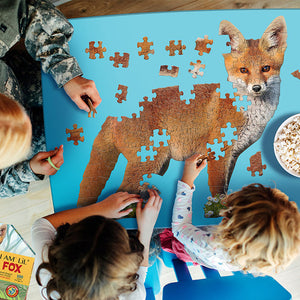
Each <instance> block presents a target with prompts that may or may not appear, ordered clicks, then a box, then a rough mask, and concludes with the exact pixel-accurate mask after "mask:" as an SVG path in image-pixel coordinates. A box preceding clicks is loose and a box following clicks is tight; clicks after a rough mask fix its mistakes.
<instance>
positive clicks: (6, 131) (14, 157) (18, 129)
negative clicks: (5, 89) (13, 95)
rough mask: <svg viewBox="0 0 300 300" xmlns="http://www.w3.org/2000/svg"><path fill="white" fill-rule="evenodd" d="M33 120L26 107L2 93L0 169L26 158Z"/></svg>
mask: <svg viewBox="0 0 300 300" xmlns="http://www.w3.org/2000/svg"><path fill="white" fill-rule="evenodd" d="M31 136H32V133H31V122H30V121H29V118H28V116H27V114H26V112H25V110H24V108H23V107H22V106H21V105H20V104H19V103H18V102H17V101H15V100H13V99H10V98H8V97H7V96H5V95H3V94H0V169H4V168H6V167H9V166H11V165H13V164H15V163H16V162H18V161H21V160H23V159H25V157H26V156H27V155H28V153H29V151H30V146H31Z"/></svg>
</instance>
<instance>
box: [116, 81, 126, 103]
mask: <svg viewBox="0 0 300 300" xmlns="http://www.w3.org/2000/svg"><path fill="white" fill-rule="evenodd" d="M127 89H128V87H127V86H126V85H122V84H119V86H118V90H121V91H122V93H116V94H115V97H116V98H118V100H117V102H118V103H122V101H126V100H127V99H126V97H127Z"/></svg>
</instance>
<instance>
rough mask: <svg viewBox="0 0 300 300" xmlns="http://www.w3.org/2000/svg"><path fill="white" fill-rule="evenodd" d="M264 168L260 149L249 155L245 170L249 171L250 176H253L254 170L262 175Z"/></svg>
mask: <svg viewBox="0 0 300 300" xmlns="http://www.w3.org/2000/svg"><path fill="white" fill-rule="evenodd" d="M266 168H267V166H266V165H263V164H262V160H261V152H260V151H258V152H256V153H255V154H254V155H252V156H251V157H250V167H247V170H248V171H251V176H255V172H258V174H259V176H262V175H263V170H264V169H266Z"/></svg>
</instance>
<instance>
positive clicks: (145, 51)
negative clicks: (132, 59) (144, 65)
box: [137, 36, 154, 59]
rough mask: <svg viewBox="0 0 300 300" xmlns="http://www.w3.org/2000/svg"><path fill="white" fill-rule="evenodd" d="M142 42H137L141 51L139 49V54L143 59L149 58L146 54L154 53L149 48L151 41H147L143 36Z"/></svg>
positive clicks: (151, 44)
mask: <svg viewBox="0 0 300 300" xmlns="http://www.w3.org/2000/svg"><path fill="white" fill-rule="evenodd" d="M143 40H144V42H142V43H137V47H138V48H139V47H141V51H139V56H141V55H144V59H149V55H148V54H154V50H153V49H150V47H151V46H153V42H148V37H146V36H145V37H143Z"/></svg>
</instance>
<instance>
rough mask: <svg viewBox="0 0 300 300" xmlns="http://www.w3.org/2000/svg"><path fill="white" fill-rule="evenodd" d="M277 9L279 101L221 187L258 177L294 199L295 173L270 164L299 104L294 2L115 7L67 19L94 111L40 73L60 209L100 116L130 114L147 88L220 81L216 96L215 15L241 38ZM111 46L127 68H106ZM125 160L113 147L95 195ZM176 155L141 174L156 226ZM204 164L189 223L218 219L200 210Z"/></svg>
mask: <svg viewBox="0 0 300 300" xmlns="http://www.w3.org/2000/svg"><path fill="white" fill-rule="evenodd" d="M280 15H282V16H284V17H285V20H286V23H287V30H288V40H287V44H288V47H287V50H286V54H285V59H284V64H283V66H282V68H281V73H280V77H281V80H282V81H281V92H280V102H279V105H278V108H277V110H276V112H275V114H274V116H273V118H272V119H271V120H270V122H269V123H268V125H267V127H266V128H265V131H264V133H263V135H262V137H261V138H260V139H259V140H258V141H257V142H256V143H254V144H253V145H252V146H250V147H249V148H248V149H247V150H246V151H244V152H243V153H242V154H241V155H240V157H239V159H238V161H237V163H236V166H235V169H234V172H233V175H232V177H231V181H230V185H229V192H232V191H235V190H239V189H240V188H241V187H242V186H244V185H247V184H250V183H253V182H258V183H262V184H265V185H268V186H271V187H275V186H276V187H277V188H279V189H281V190H282V191H283V192H286V193H287V194H288V195H289V197H290V199H291V200H293V201H296V202H297V203H298V205H300V199H299V197H298V195H299V194H300V184H299V183H300V179H299V178H296V177H293V176H292V175H290V174H288V173H286V172H285V171H284V170H283V169H282V168H281V166H280V165H279V164H278V162H277V160H276V158H275V155H274V151H273V139H274V135H275V132H276V130H277V128H278V127H279V126H280V124H281V123H282V122H283V121H284V120H285V119H287V118H288V117H290V116H291V115H294V114H296V113H299V112H300V106H299V99H298V92H299V88H300V80H299V79H297V78H295V77H293V76H292V75H291V73H292V72H294V71H295V70H297V69H298V68H299V50H298V49H299V30H298V28H299V17H300V11H299V10H236V11H235V10H226V11H191V12H169V13H149V14H133V15H116V16H103V17H91V18H81V19H73V20H70V22H71V23H72V25H73V26H74V35H73V37H72V40H71V42H70V51H71V54H72V55H73V56H75V57H76V58H77V60H78V62H79V64H80V66H81V68H82V70H83V73H84V77H85V78H88V79H92V80H94V81H95V83H96V86H97V88H98V90H99V93H100V95H101V98H102V99H103V101H102V103H101V104H100V106H99V107H98V108H97V110H98V114H97V115H96V117H95V118H87V113H86V112H83V111H80V110H79V109H78V108H77V107H76V106H75V105H74V104H73V103H72V101H70V99H68V96H67V95H66V94H65V93H64V90H63V89H58V88H57V86H56V84H55V82H54V81H53V80H52V78H51V77H50V75H45V74H43V77H42V84H43V97H44V113H45V130H46V142H47V149H49V150H50V149H53V148H54V147H56V146H59V145H60V144H63V145H64V159H65V162H64V165H63V167H62V168H61V170H60V171H59V172H58V173H57V174H56V175H54V176H51V178H50V181H51V190H52V197H53V203H54V210H55V211H56V212H57V211H61V210H64V209H68V208H73V207H76V203H77V199H78V194H79V185H80V182H81V180H82V176H83V173H84V170H85V168H86V166H87V164H88V161H89V158H90V152H91V149H92V145H93V141H94V139H95V137H96V136H97V134H98V132H99V131H100V129H101V126H102V124H103V123H104V121H105V119H106V118H107V117H108V116H115V117H119V118H120V119H121V116H127V117H131V116H132V113H137V114H138V113H139V102H140V101H142V100H143V97H145V96H148V97H149V99H151V98H152V97H155V95H153V94H152V89H155V88H159V87H167V86H175V85H179V89H180V90H181V91H183V92H184V98H185V99H186V98H188V97H189V96H190V95H191V90H192V89H193V84H201V83H220V84H221V88H220V91H221V96H222V97H225V93H232V84H231V83H229V82H228V81H227V76H228V75H227V72H226V70H225V66H224V59H223V56H222V54H223V53H228V52H229V51H230V49H229V47H227V46H226V42H227V41H228V36H220V35H218V30H219V24H220V22H221V21H222V20H225V19H226V20H228V21H230V22H231V23H233V24H234V25H235V26H236V27H237V28H238V29H239V30H240V31H241V32H242V34H243V35H244V37H245V38H246V39H250V38H253V39H258V38H260V37H261V36H262V34H263V33H264V31H265V29H266V28H267V27H268V25H269V24H270V23H271V22H272V21H273V19H275V18H276V17H277V16H280ZM204 35H208V38H209V39H213V44H212V45H209V47H211V49H212V50H211V52H210V53H209V54H207V53H204V54H203V56H199V55H198V51H195V50H194V48H195V40H196V39H197V38H198V37H201V38H203V37H204ZM144 36H147V37H148V40H149V41H153V43H154V45H153V46H152V49H154V50H155V53H154V54H149V59H148V60H145V59H144V57H143V56H139V55H138V51H140V48H137V42H142V41H143V37H144ZM170 40H175V41H176V43H177V41H178V40H182V43H183V44H184V45H186V49H185V50H184V52H183V55H175V56H169V52H167V51H166V50H165V46H167V45H168V44H169V41H170ZM90 41H95V42H96V45H97V42H98V41H103V47H106V48H107V51H106V52H105V53H104V58H103V59H99V58H98V55H97V54H96V57H97V58H96V59H95V60H93V59H89V54H88V53H86V52H85V49H86V48H88V46H89V42H90ZM115 52H120V54H121V55H122V54H123V53H124V52H126V53H130V63H129V67H128V68H122V67H119V68H114V67H113V66H112V64H113V62H112V61H110V60H109V57H110V56H114V53H115ZM197 59H200V60H201V61H202V63H203V64H205V65H206V67H205V69H204V70H203V72H204V75H203V76H198V77H197V78H192V76H191V74H190V73H189V72H188V69H190V68H191V67H190V62H191V61H193V62H195V61H196V60H197ZM161 65H169V66H172V65H176V66H179V67H180V71H179V75H178V77H176V78H173V77H169V76H158V72H159V68H160V66H161ZM119 84H123V85H126V86H128V87H129V88H128V95H127V101H125V102H123V103H121V104H120V103H117V101H116V98H115V94H116V93H118V92H120V91H119V90H118V85H119ZM75 123H76V124H78V127H83V128H84V134H83V135H84V137H85V141H84V142H83V143H81V142H79V145H78V146H75V145H73V142H68V141H67V135H66V132H65V130H66V128H69V129H72V126H73V124H75ZM257 151H261V153H262V163H263V164H266V165H267V168H266V169H265V170H263V176H257V175H256V176H255V177H252V176H251V172H249V171H247V167H248V166H249V164H250V163H249V158H250V156H252V155H253V154H255V153H256V152H257ZM125 167H126V159H125V157H124V156H122V155H120V157H119V160H118V163H117V165H116V167H115V169H114V171H113V173H112V174H111V177H110V179H109V181H108V182H107V184H106V186H105V189H104V190H103V191H102V193H101V195H100V197H99V200H102V199H104V198H106V197H107V196H108V195H110V194H111V193H113V192H115V191H116V190H117V189H118V187H119V186H120V184H121V182H122V179H123V175H124V171H125ZM182 168H183V162H179V161H174V160H171V163H170V166H169V169H168V170H167V172H166V173H165V175H164V176H163V177H162V176H159V175H153V176H152V178H151V179H147V181H148V182H150V184H154V185H155V186H156V187H157V188H158V189H159V190H160V191H161V196H162V198H163V200H164V202H163V206H162V210H161V212H160V215H159V217H158V221H157V224H156V227H170V224H171V217H172V207H173V201H174V196H175V193H176V185H177V180H178V179H179V178H180V176H181V172H182ZM207 180H208V178H207V172H205V171H204V172H202V173H201V174H200V176H199V177H198V178H197V180H196V182H195V185H196V191H195V193H194V198H193V199H194V200H193V212H194V213H193V223H194V224H195V225H204V224H216V223H219V221H220V219H219V218H217V219H208V218H205V217H204V213H203V206H204V203H206V202H207V197H209V196H210V192H209V189H208V185H207ZM120 222H121V223H122V224H123V225H124V226H125V227H127V228H129V227H130V228H135V227H136V221H135V219H133V218H131V219H123V220H121V221H120Z"/></svg>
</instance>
